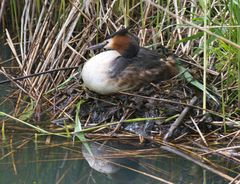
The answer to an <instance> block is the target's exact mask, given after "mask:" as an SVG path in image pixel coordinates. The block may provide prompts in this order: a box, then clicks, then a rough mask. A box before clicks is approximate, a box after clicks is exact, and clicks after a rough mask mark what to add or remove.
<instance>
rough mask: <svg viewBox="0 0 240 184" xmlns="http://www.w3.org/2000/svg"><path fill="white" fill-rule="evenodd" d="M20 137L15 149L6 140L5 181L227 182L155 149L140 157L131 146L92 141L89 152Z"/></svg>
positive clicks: (0, 173) (1, 170) (1, 162)
mask: <svg viewBox="0 0 240 184" xmlns="http://www.w3.org/2000/svg"><path fill="white" fill-rule="evenodd" d="M17 137H18V139H17V140H13V143H12V145H11V144H9V143H3V142H2V145H1V157H0V158H1V159H0V181H1V183H16V184H21V183H49V184H50V183H62V184H69V183H89V184H91V183H98V184H110V183H117V184H121V183H122V184H123V183H132V184H135V183H136V184H147V183H149V184H150V183H151V184H155V183H156V184H157V183H165V182H163V181H169V182H173V183H203V180H206V181H207V183H227V182H226V181H224V180H223V179H221V178H220V177H218V176H216V175H214V174H213V173H210V172H207V171H205V170H204V169H202V168H201V167H199V166H197V165H195V164H193V163H191V162H190V161H188V160H185V159H182V158H180V157H178V156H176V155H174V154H171V153H168V152H165V151H163V150H161V149H157V148H154V149H152V148H151V149H150V148H145V154H142V153H144V148H143V147H141V148H140V149H139V148H138V150H141V151H137V148H136V147H135V148H133V146H130V145H128V146H129V148H127V146H126V144H125V143H126V142H125V143H124V144H120V143H119V141H118V142H115V143H113V141H110V142H109V143H107V144H104V145H102V144H99V143H97V142H90V143H88V148H90V149H91V152H92V154H91V153H89V152H88V151H87V148H86V147H85V146H83V145H81V144H79V143H76V144H75V145H74V146H73V145H72V142H71V141H68V142H65V141H66V140H54V138H53V140H52V143H51V144H49V145H46V144H45V142H44V141H33V140H32V138H30V139H29V138H27V136H21V135H18V136H17ZM43 140H44V139H43ZM8 142H11V141H10V139H9V140H8ZM120 147H125V148H124V149H120ZM131 148H132V149H131ZM126 150H128V151H126ZM127 152H128V154H127ZM133 153H135V154H133ZM140 153H141V154H140ZM130 155H131V156H130Z"/></svg>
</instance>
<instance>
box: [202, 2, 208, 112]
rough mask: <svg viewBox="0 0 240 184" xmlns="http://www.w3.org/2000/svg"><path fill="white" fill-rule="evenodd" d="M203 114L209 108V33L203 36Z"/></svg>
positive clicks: (205, 9) (206, 10)
mask: <svg viewBox="0 0 240 184" xmlns="http://www.w3.org/2000/svg"><path fill="white" fill-rule="evenodd" d="M203 8H204V28H206V27H207V15H208V0H204V6H203ZM203 44H204V45H203V47H204V50H203V53H204V54H203V68H204V70H203V109H204V110H203V114H205V112H206V111H205V109H206V108H207V91H206V90H207V87H206V86H207V65H208V51H207V49H208V44H207V33H206V32H205V31H204V35H203Z"/></svg>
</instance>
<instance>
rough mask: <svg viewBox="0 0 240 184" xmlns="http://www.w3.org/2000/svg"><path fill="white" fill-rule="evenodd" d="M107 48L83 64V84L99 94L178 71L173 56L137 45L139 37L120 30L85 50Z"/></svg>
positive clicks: (165, 77) (147, 82) (165, 76)
mask: <svg viewBox="0 0 240 184" xmlns="http://www.w3.org/2000/svg"><path fill="white" fill-rule="evenodd" d="M98 48H105V49H111V50H108V51H105V52H101V53H100V54H97V55H96V56H94V57H92V58H91V59H89V60H88V61H87V62H86V63H85V64H84V66H83V69H82V79H83V82H84V84H85V86H86V87H87V88H88V89H90V90H91V91H94V92H96V93H99V94H104V95H105V94H111V93H116V92H118V91H126V90H131V89H134V88H137V87H140V86H143V85H144V84H149V83H151V82H159V81H162V80H167V79H170V78H172V77H173V76H175V75H176V74H177V73H178V71H177V67H176V60H175V58H174V56H173V55H171V56H166V55H164V54H160V53H157V52H156V51H153V50H149V49H147V48H144V47H140V46H139V38H138V37H137V36H135V35H133V34H131V33H129V32H128V30H127V29H121V30H120V31H117V32H115V33H113V34H112V35H110V36H108V37H107V38H106V40H105V41H103V42H102V43H100V44H97V45H94V46H92V47H90V48H89V49H98Z"/></svg>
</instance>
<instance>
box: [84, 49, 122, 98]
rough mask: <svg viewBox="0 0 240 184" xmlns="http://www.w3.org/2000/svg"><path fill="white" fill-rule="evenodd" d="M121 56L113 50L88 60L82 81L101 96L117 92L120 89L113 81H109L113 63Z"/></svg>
mask: <svg viewBox="0 0 240 184" xmlns="http://www.w3.org/2000/svg"><path fill="white" fill-rule="evenodd" d="M118 56H120V54H119V53H118V52H117V51H114V50H111V51H106V52H102V53H100V54H98V55H96V56H94V57H92V58H91V59H90V60H88V61H87V62H86V63H85V64H84V66H83V69H82V79H83V82H84V84H85V86H86V87H87V88H89V89H90V90H92V91H95V92H97V93H100V94H109V93H114V92H117V91H118V90H119V89H118V88H117V85H116V84H115V83H114V82H113V80H111V79H109V77H108V71H109V66H110V65H111V63H112V62H113V61H114V60H115V59H116V58H117V57H118Z"/></svg>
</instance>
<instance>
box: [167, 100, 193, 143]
mask: <svg viewBox="0 0 240 184" xmlns="http://www.w3.org/2000/svg"><path fill="white" fill-rule="evenodd" d="M197 99H198V98H197V97H196V96H194V97H193V98H192V99H191V101H190V103H189V105H191V106H192V105H194V104H195V103H196V101H197ZM189 110H190V106H187V107H185V108H184V110H183V111H182V113H181V114H180V115H179V116H178V118H177V119H176V120H175V122H174V123H173V124H172V125H171V127H170V129H169V130H168V133H167V134H166V135H165V137H164V141H166V140H167V139H168V138H170V137H171V136H172V134H173V132H174V130H175V129H176V128H177V127H178V126H179V125H180V123H181V122H182V120H183V119H184V117H185V116H186V115H187V113H188V112H189Z"/></svg>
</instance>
